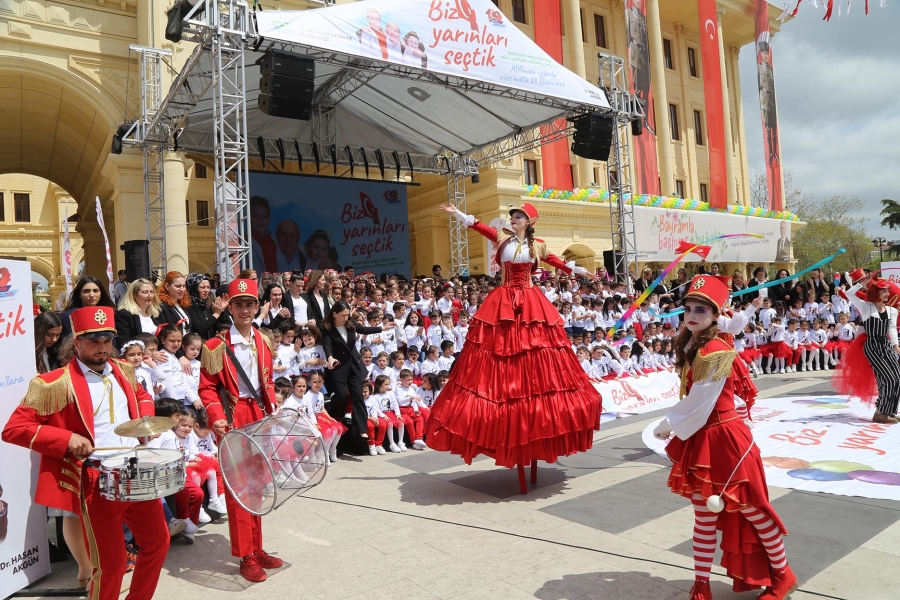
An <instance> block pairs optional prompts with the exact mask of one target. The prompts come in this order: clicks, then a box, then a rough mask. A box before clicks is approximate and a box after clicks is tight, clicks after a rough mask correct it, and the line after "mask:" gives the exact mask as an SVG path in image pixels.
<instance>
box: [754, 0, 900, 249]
mask: <svg viewBox="0 0 900 600" xmlns="http://www.w3.org/2000/svg"><path fill="white" fill-rule="evenodd" d="M837 1H838V0H836V2H837ZM819 4H820V5H821V4H822V2H821V0H820V2H819ZM844 4H845V5H846V1H845V2H844ZM878 4H879V0H869V14H868V15H866V14H865V12H864V6H865V2H864V0H854V1H853V4H852V9H851V12H850V16H849V17H848V16H846V15H845V16H843V17H842V18H840V19H838V18H837V9H836V8H835V14H834V16H833V17H832V19H831V21H823V20H822V17H823V16H824V14H825V13H824V10H823V9H822V8H821V7H820V8H819V9H818V10H816V9H814V8H813V7H812V6H811V5H810V4H809V3H808V2H807V1H806V0H804V2H803V5H802V6H801V7H800V11H799V13H798V14H797V16H796V17H795V18H794V19H793V20H791V21H788V22H786V23H785V24H784V25H783V26H782V29H781V32H779V33H778V34H776V35H775V37H774V39H773V43H772V47H773V53H772V56H773V59H774V66H775V90H776V91H775V93H776V98H777V102H778V122H779V129H780V134H781V152H782V157H781V159H782V166H783V168H785V169H791V170H793V173H794V182H795V185H796V186H797V187H798V188H799V189H800V190H801V191H803V192H808V193H812V194H815V195H816V196H817V197H819V198H828V197H830V196H833V195H840V194H847V195H851V196H852V195H857V196H859V197H860V198H861V199H862V200H863V201H864V202H865V207H864V209H863V214H862V215H861V216H862V217H864V218H866V219H868V222H867V223H866V230H867V231H868V233H869V234H870V235H872V236H873V237H875V236H883V237H885V238H887V239H889V240H900V230H894V231H891V230H890V229H888V228H887V227H882V226H881V217H880V216H879V211H880V210H881V204H880V203H881V199H882V198H892V199H894V200H897V201H898V202H900V41H898V37H897V27H898V26H900V0H889V1H888V6H886V7H884V8H881V7H879V6H878ZM776 6H783V2H781V1H778V2H776ZM845 8H846V7H845ZM740 72H741V91H742V94H743V103H744V121H745V128H746V132H747V153H748V162H749V166H750V171H751V173H752V172H755V171H756V169H757V168H759V167H763V166H764V163H763V160H764V158H763V147H762V143H763V142H762V124H761V121H760V117H759V97H758V94H757V89H758V88H757V83H756V66H755V60H754V51H753V50H752V46H745V47H744V48H742V49H741V55H740Z"/></svg>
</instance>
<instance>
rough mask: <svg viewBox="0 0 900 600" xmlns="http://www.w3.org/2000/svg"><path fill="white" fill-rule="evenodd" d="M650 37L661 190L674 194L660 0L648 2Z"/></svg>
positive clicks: (648, 31) (673, 164) (673, 151)
mask: <svg viewBox="0 0 900 600" xmlns="http://www.w3.org/2000/svg"><path fill="white" fill-rule="evenodd" d="M647 36H648V37H649V38H650V40H649V41H650V85H651V86H652V88H653V102H654V104H655V105H656V154H657V157H658V158H659V183H660V193H661V194H662V195H664V196H669V195H672V194H674V193H675V149H674V148H673V147H672V132H671V131H670V129H669V94H668V91H667V90H666V60H665V56H664V54H663V40H662V29H661V28H660V24H659V0H648V2H647Z"/></svg>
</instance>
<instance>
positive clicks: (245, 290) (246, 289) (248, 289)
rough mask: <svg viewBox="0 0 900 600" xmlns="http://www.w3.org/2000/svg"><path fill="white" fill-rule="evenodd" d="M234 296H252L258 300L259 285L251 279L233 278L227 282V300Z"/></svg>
mask: <svg viewBox="0 0 900 600" xmlns="http://www.w3.org/2000/svg"><path fill="white" fill-rule="evenodd" d="M236 298H253V299H254V300H256V301H257V302H259V287H258V286H257V284H256V281H254V280H252V279H235V280H234V281H232V282H231V283H229V284H228V301H229V302H230V301H231V300H234V299H236Z"/></svg>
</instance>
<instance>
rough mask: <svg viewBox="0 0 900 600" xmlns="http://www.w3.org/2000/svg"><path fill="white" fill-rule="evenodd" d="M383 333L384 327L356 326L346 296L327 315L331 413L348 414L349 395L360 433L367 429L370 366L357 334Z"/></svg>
mask: <svg viewBox="0 0 900 600" xmlns="http://www.w3.org/2000/svg"><path fill="white" fill-rule="evenodd" d="M373 333H381V327H354V326H353V322H352V321H351V320H350V305H349V304H347V303H346V302H344V301H343V300H341V301H339V302H336V303H335V304H334V306H332V307H331V310H330V311H329V312H328V314H327V315H326V316H325V322H324V326H323V330H322V348H323V349H324V350H325V356H326V357H327V359H326V360H327V363H326V366H327V369H328V370H327V371H326V372H325V379H326V383H327V384H328V389H329V390H331V391H332V392H333V394H334V395H333V397H332V401H331V402H330V403H328V406H327V410H328V413H329V414H330V415H331V416H332V417H334V418H335V419H337V420H342V419H343V418H344V408H345V407H346V400H347V398H348V397H349V398H350V401H351V402H352V403H353V422H354V423H355V425H356V427H357V430H358V431H359V433H360V436H361V437H362V438H364V439H368V437H369V436H368V434H367V433H366V431H367V430H366V420H367V419H368V415H367V413H366V404H365V401H364V400H363V396H362V389H363V383H364V382H365V381H366V380H367V377H366V367H365V365H364V364H363V361H362V358H361V357H360V355H359V351H358V350H357V349H356V336H357V334H359V335H369V334H373Z"/></svg>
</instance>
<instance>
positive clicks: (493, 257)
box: [485, 217, 509, 277]
mask: <svg viewBox="0 0 900 600" xmlns="http://www.w3.org/2000/svg"><path fill="white" fill-rule="evenodd" d="M491 227H493V228H494V229H496V230H497V231H500V230H501V229H503V228H504V227H509V219H504V218H502V217H497V218H496V219H493V220H492V221H491ZM485 241H487V240H485ZM487 244H488V259H487V262H488V275H490V276H491V277H493V276H494V275H496V274H497V273H499V272H500V265H498V264H497V245H496V244H495V243H494V242H487Z"/></svg>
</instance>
